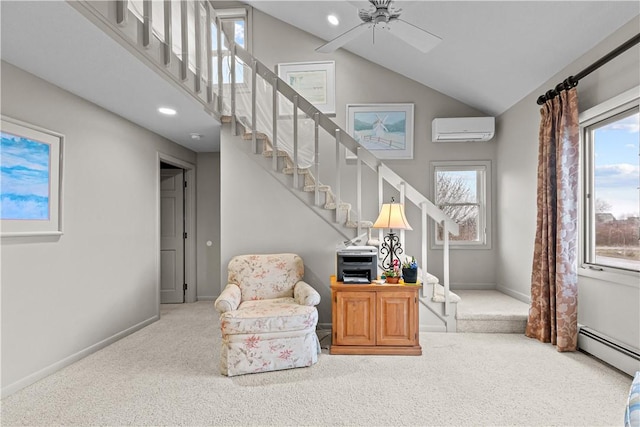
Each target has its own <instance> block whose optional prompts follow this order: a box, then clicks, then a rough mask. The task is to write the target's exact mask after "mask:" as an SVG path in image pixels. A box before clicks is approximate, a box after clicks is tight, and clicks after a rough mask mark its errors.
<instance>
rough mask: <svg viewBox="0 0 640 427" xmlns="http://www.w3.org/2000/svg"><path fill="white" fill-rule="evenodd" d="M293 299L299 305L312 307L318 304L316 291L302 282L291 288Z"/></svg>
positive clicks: (318, 295) (318, 296)
mask: <svg viewBox="0 0 640 427" xmlns="http://www.w3.org/2000/svg"><path fill="white" fill-rule="evenodd" d="M293 299H295V300H296V302H297V303H298V304H300V305H308V306H314V305H318V304H320V294H319V293H318V291H316V290H315V289H313V288H312V287H311V285H309V284H308V283H306V282H303V281H302V280H301V281H299V282H298V283H296V284H295V286H294V287H293Z"/></svg>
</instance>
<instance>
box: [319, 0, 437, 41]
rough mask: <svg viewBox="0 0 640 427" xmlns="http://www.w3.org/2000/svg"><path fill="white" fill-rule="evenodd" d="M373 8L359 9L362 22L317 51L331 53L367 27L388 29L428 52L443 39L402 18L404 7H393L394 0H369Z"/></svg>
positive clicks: (401, 38) (403, 39)
mask: <svg viewBox="0 0 640 427" xmlns="http://www.w3.org/2000/svg"><path fill="white" fill-rule="evenodd" d="M369 3H371V4H372V5H373V9H371V8H369V9H359V11H358V16H359V17H360V19H361V20H362V24H359V25H356V26H355V27H353V28H352V29H350V30H349V31H347V32H345V33H342V34H340V35H339V36H338V37H336V38H335V39H333V40H331V41H329V42H327V43H325V44H323V45H322V46H320V47H319V48H317V49H316V52H322V53H329V52H333V51H334V50H336V49H338V48H339V47H341V46H343V45H345V44H347V43H348V42H350V41H351V40H353V39H355V38H356V37H358V36H359V35H360V34H362V33H364V32H365V31H366V30H367V29H369V28H373V31H374V37H375V30H376V28H378V29H386V30H388V31H389V33H390V34H393V35H394V36H396V37H398V38H399V39H400V40H402V41H404V42H405V43H407V44H409V45H411V46H413V47H415V48H416V49H418V50H419V51H421V52H422V53H426V52H428V51H429V50H431V49H433V47H434V46H435V45H436V44H438V43H439V42H440V41H441V40H442V39H441V38H440V37H438V36H436V35H435V34H431V33H430V32H428V31H425V30H423V29H422V28H419V27H416V26H415V25H413V24H410V23H408V22H407V21H405V20H403V19H400V12H402V9H395V8H394V7H392V5H391V4H392V3H393V0H369Z"/></svg>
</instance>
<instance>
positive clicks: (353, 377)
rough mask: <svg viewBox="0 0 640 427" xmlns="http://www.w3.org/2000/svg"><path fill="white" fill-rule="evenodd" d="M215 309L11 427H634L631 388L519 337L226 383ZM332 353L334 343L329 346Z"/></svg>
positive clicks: (187, 313) (131, 342) (453, 337)
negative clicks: (627, 421)
mask: <svg viewBox="0 0 640 427" xmlns="http://www.w3.org/2000/svg"><path fill="white" fill-rule="evenodd" d="M217 323H218V322H217V315H216V313H215V311H214V309H213V304H212V303H211V302H200V303H196V304H186V305H175V306H163V309H162V319H161V320H160V321H158V322H156V323H154V324H153V325H150V326H148V327H147V328H145V329H143V330H141V331H138V332H137V333H135V334H133V335H131V336H129V337H127V338H125V339H123V340H121V341H119V342H117V343H115V344H113V345H111V346H109V347H108V348H106V349H103V350H101V351H99V352H97V353H94V354H93V355H91V356H89V357H87V358H85V359H83V360H81V361H79V362H77V363H76V364H74V365H72V366H70V367H68V368H66V369H64V370H62V371H60V372H58V373H56V374H54V375H51V376H50V377H48V378H45V379H44V380H42V381H40V382H38V383H36V384H34V385H32V386H30V387H27V388H26V389H23V390H21V391H19V392H17V393H15V394H13V395H11V396H9V397H7V398H5V399H4V400H3V401H2V425H3V426H13V425H83V426H86V425H362V426H364V425H366V426H372V425H385V426H391V425H473V426H480V425H545V426H547V425H588V426H595V425H607V426H611V425H622V423H623V411H624V407H625V403H626V398H627V394H628V391H629V386H630V384H631V378H630V377H628V376H626V375H624V374H621V373H619V372H617V371H615V370H612V369H610V368H609V367H607V366H605V365H603V364H601V363H599V362H597V361H596V360H594V359H592V358H590V357H588V356H586V355H584V354H582V353H558V352H556V351H555V349H554V348H553V347H552V346H550V345H548V344H541V343H539V342H537V341H535V340H531V339H528V338H526V337H524V336H522V335H516V334H444V333H421V335H420V341H421V344H422V346H423V353H424V354H423V355H422V356H331V355H329V354H327V351H326V350H323V354H322V355H321V356H320V358H319V362H318V363H317V364H316V365H314V366H313V367H311V368H301V369H294V370H289V371H279V372H269V373H264V374H254V375H245V376H240V377H233V378H227V377H223V376H221V375H220V374H219V373H218V360H219V357H218V350H219V343H220V339H219V331H218V325H217ZM323 344H324V342H323Z"/></svg>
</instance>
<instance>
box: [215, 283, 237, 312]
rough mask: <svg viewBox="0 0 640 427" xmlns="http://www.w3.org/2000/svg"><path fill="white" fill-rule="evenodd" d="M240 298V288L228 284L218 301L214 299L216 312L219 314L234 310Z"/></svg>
mask: <svg viewBox="0 0 640 427" xmlns="http://www.w3.org/2000/svg"><path fill="white" fill-rule="evenodd" d="M240 297H241V295H240V288H239V287H238V285H236V284H233V283H229V284H228V285H227V286H226V287H225V288H224V290H223V291H222V293H221V294H220V296H219V297H218V299H216V302H215V306H216V310H218V312H220V313H226V312H227V311H232V310H236V309H237V308H238V306H239V305H240Z"/></svg>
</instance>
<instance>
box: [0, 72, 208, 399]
mask: <svg viewBox="0 0 640 427" xmlns="http://www.w3.org/2000/svg"><path fill="white" fill-rule="evenodd" d="M1 89H2V114H3V115H6V116H9V117H13V118H16V119H19V120H22V121H25V122H28V123H32V124H34V125H38V126H40V127H43V128H47V129H50V130H52V131H56V132H59V133H62V134H64V135H65V146H64V169H63V179H64V184H63V191H64V192H63V197H62V205H63V230H64V234H63V235H62V236H61V237H60V238H56V239H52V238H37V237H33V238H20V239H18V238H13V239H3V240H2V255H1V260H2V276H1V278H2V390H3V394H5V392H9V391H11V390H12V389H16V388H19V387H20V386H24V385H27V384H28V383H30V382H33V381H35V380H37V379H39V378H40V377H42V376H44V375H46V374H48V373H51V372H53V371H55V370H57V369H59V368H60V367H62V366H65V365H66V364H68V363H70V362H72V361H74V360H76V359H77V358H79V357H81V356H83V355H86V354H88V353H89V352H90V351H92V350H95V349H97V348H99V347H100V346H101V345H103V344H105V343H106V342H109V340H111V339H113V338H116V337H120V336H122V335H124V334H126V333H128V332H130V331H131V330H132V329H135V328H136V327H139V326H141V325H144V324H146V323H148V322H151V321H153V320H155V319H157V318H158V315H159V301H158V298H159V289H158V276H157V274H158V264H157V261H158V251H159V247H158V240H157V239H158V230H159V223H158V215H159V213H158V206H159V204H158V185H159V176H158V157H157V156H158V152H162V153H166V154H168V155H171V156H173V157H176V158H179V159H181V160H184V161H186V162H191V163H195V161H196V157H195V153H193V152H191V151H189V150H187V149H184V148H182V147H180V146H178V145H176V144H174V143H172V142H170V141H168V140H166V139H164V138H162V137H160V136H158V135H156V134H153V133H151V132H149V131H147V130H145V129H142V128H140V127H139V126H137V125H134V124H132V123H131V122H129V121H126V120H124V119H122V118H121V117H119V116H116V115H114V114H112V113H110V112H107V111H105V110H103V109H101V108H100V107H98V106H96V105H94V104H91V103H89V102H87V101H85V100H83V99H81V98H79V97H77V96H75V95H72V94H70V93H68V92H66V91H64V90H62V89H60V88H58V87H56V86H53V85H51V84H49V83H47V82H45V81H43V80H41V79H39V78H37V77H35V76H33V75H31V74H28V73H26V72H24V71H22V70H20V69H18V68H16V67H14V66H12V65H10V64H8V63H6V62H2V86H1Z"/></svg>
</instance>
